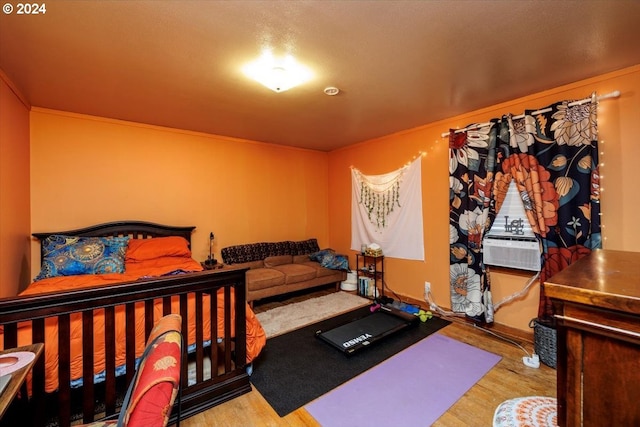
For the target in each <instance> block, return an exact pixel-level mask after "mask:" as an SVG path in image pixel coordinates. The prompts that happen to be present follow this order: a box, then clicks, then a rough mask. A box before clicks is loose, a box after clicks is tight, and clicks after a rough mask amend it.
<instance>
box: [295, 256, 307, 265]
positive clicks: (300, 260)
mask: <svg viewBox="0 0 640 427" xmlns="http://www.w3.org/2000/svg"><path fill="white" fill-rule="evenodd" d="M309 261H311V259H310V258H309V254H304V255H294V256H293V263H294V264H303V263H305V262H309Z"/></svg>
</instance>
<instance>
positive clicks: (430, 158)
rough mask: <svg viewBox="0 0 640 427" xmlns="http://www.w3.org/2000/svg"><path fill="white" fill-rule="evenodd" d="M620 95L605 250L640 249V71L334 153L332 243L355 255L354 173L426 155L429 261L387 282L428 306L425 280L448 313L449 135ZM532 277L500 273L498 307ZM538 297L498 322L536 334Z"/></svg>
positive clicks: (608, 168) (396, 269)
mask: <svg viewBox="0 0 640 427" xmlns="http://www.w3.org/2000/svg"><path fill="white" fill-rule="evenodd" d="M614 90H620V91H621V92H622V95H621V97H620V98H618V99H610V100H604V101H601V102H600V105H599V107H598V125H599V136H600V141H601V143H600V148H601V152H602V154H601V159H600V160H601V162H602V163H604V165H603V166H602V167H601V174H602V180H601V183H602V186H603V189H604V191H603V193H602V213H603V214H602V223H603V225H604V228H603V238H604V239H605V240H604V247H605V248H607V249H618V250H628V251H640V249H639V247H638V242H640V227H638V226H637V223H636V221H635V216H636V215H637V212H638V211H639V210H640V197H639V196H640V189H638V187H637V185H638V181H639V180H638V176H637V175H636V174H637V173H638V171H639V170H638V167H637V159H638V158H640V143H638V136H639V135H640V65H638V66H634V67H631V68H627V69H624V70H620V71H618V72H614V73H609V74H606V75H602V76H599V77H596V78H592V79H588V80H584V81H580V82H576V83H573V84H570V85H566V86H562V87H559V88H556V89H552V90H548V91H545V92H541V93H537V94H534V95H530V96H527V97H524V98H520V99H517V100H513V101H510V102H506V103H503V104H499V105H495V106H491V107H488V108H484V109H481V110H477V111H473V112H469V113H467V114H463V115H460V116H456V117H452V118H450V119H446V120H442V121H438V122H436V123H430V124H427V125H425V126H421V127H419V128H415V129H411V130H407V131H403V132H400V133H397V134H394V135H390V136H386V137H383V138H378V139H374V140H370V141H366V142H364V143H361V144H357V145H353V146H350V147H347V148H344V149H340V150H336V151H334V152H331V153H330V155H329V170H330V174H329V188H331V191H332V193H331V195H332V196H331V199H330V201H329V228H330V231H331V234H330V241H331V245H332V246H333V247H334V248H335V249H337V250H340V251H343V252H345V253H350V254H353V253H354V252H353V251H351V250H350V243H351V242H350V240H351V224H350V209H351V193H350V189H351V175H350V167H352V166H353V167H356V168H357V169H359V170H360V171H362V172H363V173H364V174H367V175H376V174H382V173H387V172H391V171H392V170H395V169H397V168H399V167H401V166H403V165H404V164H406V163H408V162H410V161H411V160H413V159H414V158H415V157H416V156H417V155H419V154H420V153H424V155H423V157H422V201H423V218H424V219H423V221H424V242H425V261H424V262H417V261H407V260H400V259H391V258H387V259H386V260H385V261H386V264H385V279H386V282H387V285H388V287H389V288H391V289H392V290H393V291H395V292H396V293H398V294H399V295H404V296H408V297H411V298H413V299H417V300H423V290H424V282H425V281H430V282H431V284H432V285H431V286H432V293H433V294H434V296H435V300H436V303H437V304H438V305H440V306H441V307H444V308H447V307H450V302H449V240H448V237H449V228H448V221H449V183H448V178H449V172H448V140H447V138H443V137H442V136H441V134H442V133H443V132H447V131H448V129H449V128H461V127H464V126H466V125H468V124H470V123H477V122H486V121H487V120H489V119H491V118H494V117H500V116H501V115H503V114H506V113H509V112H511V113H513V114H520V113H522V112H524V110H525V108H534V109H536V108H539V107H545V106H547V105H549V104H552V103H554V102H557V101H560V100H563V99H581V98H584V97H588V96H590V94H591V92H592V91H597V93H598V94H605V93H609V92H612V91H614ZM622 153H624V156H623V154H622ZM383 250H384V248H383ZM353 258H354V257H353V256H352V259H353ZM529 277H530V276H528V275H521V274H508V273H493V274H492V276H491V278H492V294H493V299H494V303H496V302H498V301H500V300H502V299H503V298H504V297H506V296H509V295H511V294H513V293H514V292H516V291H519V290H520V289H522V288H523V287H524V285H525V284H526V282H527V280H528V278H529ZM538 298H539V286H538V285H536V286H535V287H533V288H532V289H531V290H530V292H529V293H528V294H527V295H526V296H525V297H523V298H522V299H519V300H517V301H514V302H512V303H511V304H509V305H504V306H502V307H501V308H500V310H499V311H498V312H496V315H495V321H496V323H500V324H504V325H507V326H510V327H514V328H517V329H521V330H525V331H527V332H530V331H531V330H530V329H529V327H528V323H529V321H530V320H531V319H532V318H534V317H536V315H537V304H538Z"/></svg>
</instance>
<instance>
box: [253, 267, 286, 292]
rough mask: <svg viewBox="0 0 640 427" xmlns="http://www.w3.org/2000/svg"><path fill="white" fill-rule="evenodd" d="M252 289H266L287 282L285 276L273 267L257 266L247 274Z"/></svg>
mask: <svg viewBox="0 0 640 427" xmlns="http://www.w3.org/2000/svg"><path fill="white" fill-rule="evenodd" d="M245 276H246V280H247V286H248V287H249V289H250V290H252V291H255V290H258V289H266V288H271V287H274V286H280V285H284V284H285V276H284V273H282V272H281V271H278V270H275V269H273V268H255V269H251V270H248V271H247V273H246V274H245Z"/></svg>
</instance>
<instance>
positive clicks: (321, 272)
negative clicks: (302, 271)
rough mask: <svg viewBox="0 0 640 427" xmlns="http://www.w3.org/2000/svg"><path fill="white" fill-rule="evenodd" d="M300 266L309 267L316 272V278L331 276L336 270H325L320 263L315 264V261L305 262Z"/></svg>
mask: <svg viewBox="0 0 640 427" xmlns="http://www.w3.org/2000/svg"><path fill="white" fill-rule="evenodd" d="M302 265H306V266H308V267H311V268H313V269H314V270H316V277H325V276H331V275H332V274H335V273H336V270H332V269H330V268H325V267H323V266H321V265H320V263H317V262H315V261H307V262H304V263H302Z"/></svg>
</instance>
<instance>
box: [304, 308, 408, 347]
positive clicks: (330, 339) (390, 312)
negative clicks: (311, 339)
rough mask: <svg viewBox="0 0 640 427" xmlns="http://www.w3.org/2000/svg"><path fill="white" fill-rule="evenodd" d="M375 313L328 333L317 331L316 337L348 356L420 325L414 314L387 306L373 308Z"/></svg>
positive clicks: (330, 330)
mask: <svg viewBox="0 0 640 427" xmlns="http://www.w3.org/2000/svg"><path fill="white" fill-rule="evenodd" d="M372 307H373V308H374V310H375V311H373V312H372V313H371V314H367V315H365V316H364V317H361V318H359V319H356V320H353V321H351V322H349V323H345V324H343V325H340V326H338V327H335V328H333V329H329V330H328V331H322V330H318V331H316V337H317V338H319V339H321V340H323V341H325V342H326V343H327V344H329V345H331V346H332V347H334V348H336V349H337V350H339V351H341V352H343V353H345V354H346V355H347V356H350V355H352V354H354V353H355V352H357V351H359V350H362V349H365V348H367V347H368V346H369V345H371V344H373V343H375V342H377V341H380V340H381V339H383V338H384V337H387V336H389V335H391V334H394V333H396V332H399V331H402V330H404V329H406V328H408V327H410V326H414V325H416V324H418V323H419V321H420V319H418V317H417V316H415V315H413V314H409V313H406V312H404V311H402V310H398V309H395V308H393V307H388V306H385V305H382V306H379V308H377V306H372Z"/></svg>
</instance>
